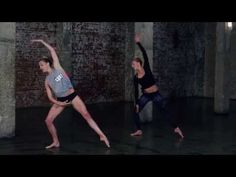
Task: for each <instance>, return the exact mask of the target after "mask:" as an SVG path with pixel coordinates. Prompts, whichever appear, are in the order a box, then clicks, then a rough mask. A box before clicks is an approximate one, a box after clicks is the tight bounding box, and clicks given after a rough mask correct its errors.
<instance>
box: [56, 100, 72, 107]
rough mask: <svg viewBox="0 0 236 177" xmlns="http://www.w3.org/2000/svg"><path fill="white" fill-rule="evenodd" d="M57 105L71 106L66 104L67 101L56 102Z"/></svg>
mask: <svg viewBox="0 0 236 177" xmlns="http://www.w3.org/2000/svg"><path fill="white" fill-rule="evenodd" d="M57 104H58V105H59V106H69V105H71V102H68V101H64V102H61V101H58V102H57Z"/></svg>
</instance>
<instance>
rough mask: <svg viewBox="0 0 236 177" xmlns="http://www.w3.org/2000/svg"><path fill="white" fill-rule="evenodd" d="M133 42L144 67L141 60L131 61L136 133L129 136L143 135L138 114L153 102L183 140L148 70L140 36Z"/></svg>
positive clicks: (146, 57) (166, 101) (148, 66)
mask: <svg viewBox="0 0 236 177" xmlns="http://www.w3.org/2000/svg"><path fill="white" fill-rule="evenodd" d="M135 42H136V44H137V45H138V46H139V48H140V50H141V52H142V54H143V58H144V65H143V67H142V60H141V59H140V58H134V59H133V61H132V68H133V69H134V71H135V76H134V86H135V109H134V122H135V125H136V131H135V132H134V133H132V134H131V136H140V135H142V134H143V132H142V129H141V125H140V118H139V113H140V112H141V111H142V109H143V108H144V106H145V105H146V104H147V103H148V102H149V101H153V102H154V103H157V105H158V106H159V107H160V108H161V110H162V111H163V113H164V115H165V117H166V118H167V119H168V121H170V124H171V126H172V127H173V128H174V132H175V133H178V134H179V135H180V136H181V138H183V137H184V136H183V133H182V131H181V130H180V128H179V127H178V125H177V123H176V122H173V121H172V120H173V119H172V117H170V114H169V113H170V112H169V111H170V110H167V107H168V100H167V99H166V98H164V97H162V95H161V94H160V93H159V89H158V87H157V85H156V84H155V79H154V77H153V74H152V71H151V69H150V65H149V61H148V56H147V53H146V51H145V49H144V48H143V46H142V45H141V43H140V36H139V35H136V36H135ZM138 84H140V85H141V86H142V92H143V94H142V96H141V97H140V98H139V99H138V97H139V90H138Z"/></svg>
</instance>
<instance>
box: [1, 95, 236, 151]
mask: <svg viewBox="0 0 236 177" xmlns="http://www.w3.org/2000/svg"><path fill="white" fill-rule="evenodd" d="M177 105H178V106H179V107H181V108H182V109H181V111H180V115H181V116H180V117H181V120H180V122H181V127H182V129H183V132H184V134H185V139H184V140H183V141H180V140H179V138H178V136H176V135H175V134H174V133H173V131H172V129H171V127H170V126H169V124H168V122H167V121H166V120H164V118H163V117H162V116H160V114H159V112H158V110H157V109H155V108H154V111H153V117H154V120H153V121H152V122H151V123H146V124H144V125H143V129H144V135H143V136H142V137H137V138H134V137H130V136H129V134H130V132H131V131H132V128H133V119H132V103H100V104H93V105H87V107H88V110H89V111H90V113H91V115H92V116H93V117H94V119H95V121H96V122H97V123H98V125H99V126H100V127H101V129H102V130H103V131H104V133H105V134H106V135H107V137H108V138H109V140H110V143H111V148H110V149H108V148H106V147H105V145H104V144H103V143H101V142H100V141H99V138H98V136H97V135H96V134H95V133H94V132H93V130H92V129H91V128H90V127H89V126H88V125H87V124H86V122H85V121H84V120H83V119H82V117H81V116H80V114H78V113H76V112H75V111H74V110H73V109H72V108H67V109H66V110H65V111H64V112H63V113H62V114H61V115H60V116H59V117H58V119H56V121H55V124H56V127H57V129H58V134H59V138H60V141H61V147H60V148H58V149H52V150H45V149H44V147H45V146H46V145H48V144H49V143H50V142H51V139H50V136H49V133H48V131H47V129H46V126H45V123H44V119H45V116H46V115H47V112H48V110H49V108H27V109H17V110H16V136H15V137H13V138H3V139H0V155H10V154H12V155H16V154H19V155H26V154H27V155H42V154H43V155H44V154H45V155H69V154H70V155H71V154H73V155H160V154H161V155H179V154H187V155H199V154H222V155H224V154H236V129H235V127H236V101H231V105H230V106H231V111H230V114H228V115H215V114H214V112H213V100H212V99H201V98H185V99H180V100H178V103H177Z"/></svg>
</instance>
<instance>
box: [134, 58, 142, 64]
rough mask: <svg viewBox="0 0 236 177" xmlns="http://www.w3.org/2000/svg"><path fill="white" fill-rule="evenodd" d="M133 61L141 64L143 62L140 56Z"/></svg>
mask: <svg viewBox="0 0 236 177" xmlns="http://www.w3.org/2000/svg"><path fill="white" fill-rule="evenodd" d="M133 61H136V62H138V63H140V65H141V66H142V64H143V62H142V60H141V59H140V58H138V57H136V58H134V59H133Z"/></svg>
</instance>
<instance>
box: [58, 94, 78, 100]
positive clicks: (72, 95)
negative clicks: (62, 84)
mask: <svg viewBox="0 0 236 177" xmlns="http://www.w3.org/2000/svg"><path fill="white" fill-rule="evenodd" d="M77 95H78V94H77V93H76V92H73V93H72V94H70V95H68V96H65V97H57V101H60V102H65V101H66V102H71V101H72V100H73V99H74V98H75V97H76V96H77Z"/></svg>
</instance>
